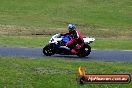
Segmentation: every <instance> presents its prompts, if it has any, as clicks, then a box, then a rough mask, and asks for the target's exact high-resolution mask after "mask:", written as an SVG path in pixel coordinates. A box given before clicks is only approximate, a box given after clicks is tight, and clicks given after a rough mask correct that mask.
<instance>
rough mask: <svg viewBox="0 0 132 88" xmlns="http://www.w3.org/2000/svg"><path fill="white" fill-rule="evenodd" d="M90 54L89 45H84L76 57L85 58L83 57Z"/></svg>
mask: <svg viewBox="0 0 132 88" xmlns="http://www.w3.org/2000/svg"><path fill="white" fill-rule="evenodd" d="M90 52H91V47H90V46H89V45H84V48H83V49H82V50H80V51H79V53H78V55H77V56H79V57H85V56H88V55H89V54H90Z"/></svg>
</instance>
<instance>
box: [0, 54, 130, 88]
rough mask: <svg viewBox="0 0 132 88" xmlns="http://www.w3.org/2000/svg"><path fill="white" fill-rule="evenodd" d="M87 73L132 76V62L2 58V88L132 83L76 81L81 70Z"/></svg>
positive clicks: (122, 87)
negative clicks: (87, 82) (81, 82)
mask: <svg viewBox="0 0 132 88" xmlns="http://www.w3.org/2000/svg"><path fill="white" fill-rule="evenodd" d="M80 65H82V67H83V68H85V70H86V73H87V74H124V73H126V74H132V73H131V72H132V68H131V67H132V63H127V62H126V63H125V62H124V63H121V62H120V63H119V62H118V63H114V62H99V61H98V62H97V61H92V62H91V61H81V60H78V59H72V60H64V59H60V58H44V59H43V58H28V59H27V58H13V57H0V87H1V88H62V87H63V88H89V87H90V88H106V87H107V88H115V87H116V88H130V87H132V83H130V84H87V85H83V86H81V85H79V84H77V82H76V76H77V72H78V67H79V66H80Z"/></svg>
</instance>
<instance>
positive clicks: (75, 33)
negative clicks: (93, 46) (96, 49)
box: [63, 30, 84, 54]
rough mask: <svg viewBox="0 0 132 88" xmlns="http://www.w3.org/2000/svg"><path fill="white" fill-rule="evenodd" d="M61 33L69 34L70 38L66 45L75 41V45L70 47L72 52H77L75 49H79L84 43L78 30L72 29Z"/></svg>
mask: <svg viewBox="0 0 132 88" xmlns="http://www.w3.org/2000/svg"><path fill="white" fill-rule="evenodd" d="M63 35H69V36H70V37H71V40H70V41H69V42H67V43H66V46H70V45H71V44H73V43H75V45H76V46H74V47H73V48H71V49H70V50H71V53H72V54H77V51H76V50H77V49H80V48H82V47H83V45H84V40H83V35H81V33H80V31H78V30H74V31H72V32H68V33H64V34H63Z"/></svg>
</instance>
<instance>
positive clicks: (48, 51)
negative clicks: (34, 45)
mask: <svg viewBox="0 0 132 88" xmlns="http://www.w3.org/2000/svg"><path fill="white" fill-rule="evenodd" d="M43 54H44V55H46V56H51V55H54V54H55V50H54V48H53V46H52V45H50V44H49V45H46V46H45V47H44V48H43Z"/></svg>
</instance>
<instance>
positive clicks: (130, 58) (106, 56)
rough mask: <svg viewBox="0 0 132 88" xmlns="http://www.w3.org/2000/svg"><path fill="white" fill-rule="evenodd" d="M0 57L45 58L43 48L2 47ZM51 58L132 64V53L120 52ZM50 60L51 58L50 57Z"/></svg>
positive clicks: (104, 51) (93, 51) (99, 52)
mask: <svg viewBox="0 0 132 88" xmlns="http://www.w3.org/2000/svg"><path fill="white" fill-rule="evenodd" d="M0 56H13V57H35V58H45V57H47V56H45V55H43V53H42V48H22V47H21V48H19V47H0ZM51 57H58V58H62V59H71V60H72V59H79V60H89V61H92V60H96V61H110V62H132V51H120V50H92V52H91V54H90V55H89V56H88V57H85V58H79V57H77V56H73V55H70V56H69V55H53V56H51ZM48 58H50V57H48Z"/></svg>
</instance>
